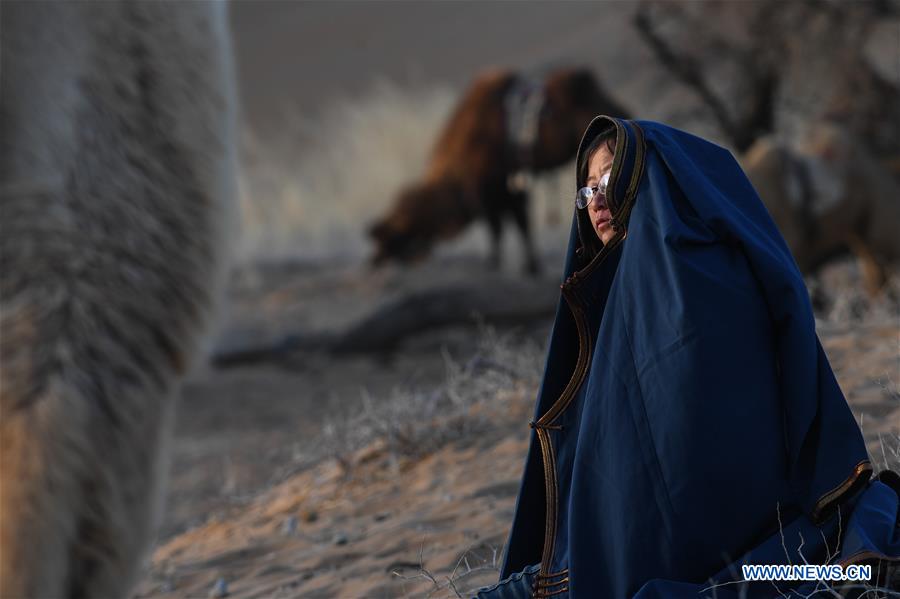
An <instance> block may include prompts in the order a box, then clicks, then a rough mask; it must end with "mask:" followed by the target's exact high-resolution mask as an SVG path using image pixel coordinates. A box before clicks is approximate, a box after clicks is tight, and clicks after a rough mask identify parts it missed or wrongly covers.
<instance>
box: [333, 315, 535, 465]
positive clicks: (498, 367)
mask: <svg viewBox="0 0 900 599" xmlns="http://www.w3.org/2000/svg"><path fill="white" fill-rule="evenodd" d="M478 335H479V340H478V346H477V348H476V351H475V352H474V354H473V355H472V357H471V358H470V359H469V360H468V361H467V362H465V363H464V364H463V363H459V362H457V361H455V360H453V358H451V357H450V355H449V354H448V353H447V352H446V351H445V352H444V360H445V364H446V373H447V374H446V378H445V380H444V383H443V384H442V385H440V386H439V387H437V388H435V389H433V390H431V391H420V390H415V389H403V388H398V389H394V390H393V392H392V393H391V394H390V395H389V396H388V397H384V398H379V399H375V398H373V397H372V396H371V395H369V393H368V392H367V391H363V409H362V410H361V411H360V412H358V413H354V414H345V415H339V416H337V417H334V418H332V419H331V420H329V421H328V422H326V425H325V428H324V432H325V438H326V443H327V444H328V446H329V451H330V453H331V454H332V456H334V457H336V458H337V459H338V461H340V462H341V463H343V464H344V465H345V466H348V467H349V466H350V463H349V462H350V458H349V456H350V455H351V454H352V453H353V452H356V451H358V450H359V449H361V448H363V447H364V446H367V445H369V444H372V443H374V442H383V443H385V444H386V447H387V449H388V454H389V455H390V456H391V458H392V460H394V461H395V463H396V461H397V460H398V459H400V458H407V457H408V458H414V457H419V456H422V455H425V454H427V453H430V452H432V451H434V450H436V449H438V448H440V447H441V446H443V445H445V444H446V443H448V442H451V441H455V440H458V439H466V438H471V436H472V435H474V434H477V433H478V432H479V431H482V430H485V429H486V428H488V427H492V428H495V427H497V426H498V422H500V423H502V422H504V421H510V423H511V425H512V426H515V425H518V424H520V422H518V421H515V422H512V419H514V418H515V417H516V415H517V414H522V413H523V411H524V410H530V409H531V407H532V405H533V398H534V393H535V392H536V389H537V385H538V383H539V377H540V373H541V370H542V358H543V352H542V350H541V348H540V347H538V346H537V344H536V343H534V342H532V341H526V340H523V339H521V338H520V336H519V335H518V334H517V333H516V332H508V333H504V334H500V333H498V332H497V331H496V330H495V329H494V328H493V327H490V326H486V325H484V324H481V325H480V327H479V333H478Z"/></svg>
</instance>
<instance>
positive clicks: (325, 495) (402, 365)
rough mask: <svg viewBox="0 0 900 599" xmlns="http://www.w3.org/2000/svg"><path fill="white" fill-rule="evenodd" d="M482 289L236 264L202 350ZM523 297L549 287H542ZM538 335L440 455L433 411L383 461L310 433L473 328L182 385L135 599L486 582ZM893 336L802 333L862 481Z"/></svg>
mask: <svg viewBox="0 0 900 599" xmlns="http://www.w3.org/2000/svg"><path fill="white" fill-rule="evenodd" d="M547 260H548V262H549V263H554V264H555V262H554V261H555V260H558V257H550V258H548V259H547ZM548 270H550V271H555V270H557V269H556V268H555V267H549V268H548ZM491 276H492V275H491V273H489V272H487V271H485V270H484V268H483V266H482V264H481V260H480V257H477V258H476V257H474V256H470V257H468V258H465V257H455V258H441V259H436V260H432V261H431V262H428V263H426V264H425V265H423V266H421V267H419V268H417V269H414V270H412V271H408V272H404V271H401V270H390V271H387V272H380V273H370V272H367V271H366V270H364V269H361V268H360V267H359V266H357V265H354V264H345V265H343V266H330V267H328V268H326V267H324V266H321V265H315V264H302V263H293V264H281V265H268V266H265V267H257V268H254V269H251V270H247V269H245V271H244V272H243V273H240V274H239V275H237V276H236V277H235V279H234V284H233V286H232V293H231V295H232V307H231V317H230V319H229V321H228V322H229V326H228V327H227V328H226V329H225V330H224V331H223V333H222V335H221V336H220V340H219V344H220V346H221V347H233V346H234V345H235V344H240V343H249V342H258V341H260V340H267V339H269V340H271V339H275V338H277V336H278V335H279V334H281V333H283V332H284V331H291V332H303V331H307V332H310V331H318V332H323V331H335V330H340V329H341V328H343V327H346V326H348V324H351V323H353V322H355V321H357V320H358V319H360V318H362V317H363V316H364V315H366V314H367V313H370V312H372V311H373V310H376V309H377V307H378V306H379V305H381V304H382V303H383V302H385V301H389V299H390V298H391V297H396V296H399V295H401V294H403V293H409V292H410V291H412V290H415V289H420V288H424V287H427V286H429V285H431V286H437V285H440V284H448V282H452V281H454V280H478V278H479V277H483V278H484V280H485V281H487V280H489V279H490V277H491ZM503 277H509V278H515V279H517V280H520V279H521V277H520V275H518V274H517V273H513V272H509V273H506V274H504V275H503V276H502V277H501V278H500V279H499V281H500V284H502V281H503V280H504V279H503ZM534 284H535V286H536V288H537V287H544V286H549V285H552V286H555V285H556V281H554V280H553V277H550V276H549V275H548V276H547V277H545V278H543V279H540V280H538V281H536V282H535V283H534ZM550 322H551V320H550V318H549V316H548V317H542V318H536V319H534V320H532V321H530V322H527V323H519V324H517V325H516V326H515V327H514V328H515V331H514V332H515V339H517V340H518V341H516V343H522V344H527V343H531V346H530V347H532V349H531V351H532V352H535V353H536V355H537V359H536V361H535V362H534V363H535V365H536V366H537V368H535V369H534V370H535V372H533V373H531V374H529V375H526V376H523V377H521V380H519V381H512V382H510V383H509V384H508V385H506V387H505V388H504V387H503V386H502V385H501V388H500V390H499V392H498V393H497V394H496V397H495V398H492V399H491V400H490V401H489V402H480V403H476V404H473V405H472V406H470V407H468V408H466V409H465V410H463V411H462V412H457V413H456V414H455V415H454V416H453V417H454V418H456V419H458V420H460V419H461V420H460V421H464V422H465V423H466V426H465V427H461V428H460V431H461V432H459V433H457V434H454V435H450V436H449V437H448V439H449V440H447V441H446V442H441V441H439V440H437V436H435V437H434V439H430V438H429V435H428V433H427V431H428V430H429V428H428V427H429V426H434V430H435V431H438V430H439V429H440V430H443V431H444V432H446V429H447V423H446V419H444V420H443V421H442V418H444V417H443V416H442V415H441V414H440V413H438V414H435V415H434V416H433V420H432V421H426V422H422V423H419V424H420V425H421V426H420V430H424V431H426V432H425V433H424V436H422V435H421V434H420V436H419V437H417V439H418V441H415V439H414V442H418V443H421V442H422V441H423V439H424V440H428V441H429V443H428V444H427V447H426V444H424V443H422V447H421V448H420V449H422V450H421V451H418V450H413V451H398V450H397V448H396V446H393V445H391V444H390V443H389V442H388V441H386V440H385V439H384V438H377V437H375V438H372V439H369V440H368V441H366V443H365V444H364V445H363V446H362V447H361V448H357V447H355V446H352V445H350V444H348V443H345V444H341V443H338V444H337V445H335V443H334V442H333V441H332V442H328V441H326V437H327V435H325V434H324V427H325V426H326V425H327V423H328V422H329V421H331V422H332V424H334V421H335V419H337V421H338V422H337V426H340V424H341V423H340V421H341V419H344V418H347V419H348V420H347V422H346V423H345V424H347V426H352V424H348V423H349V422H350V420H349V419H350V417H351V415H352V414H354V413H355V412H359V411H360V410H362V407H363V398H364V397H365V394H364V393H363V392H362V391H363V390H365V392H366V393H368V395H369V396H370V397H371V398H372V401H374V402H376V403H377V402H381V401H385V402H386V401H389V398H390V396H391V394H392V393H394V392H396V390H397V389H405V390H412V391H413V392H415V393H419V394H424V396H426V397H427V396H428V393H431V392H433V391H434V390H435V389H441V388H443V387H445V386H446V385H447V378H448V376H449V375H448V366H447V360H448V359H449V360H451V362H452V361H453V360H456V361H458V362H460V363H463V362H465V360H466V359H467V357H468V356H471V355H472V353H473V352H475V351H476V349H477V347H478V343H479V335H481V334H482V333H479V331H478V328H477V327H476V326H474V325H466V324H463V325H460V326H455V327H450V328H444V329H441V330H438V331H433V332H429V333H424V334H421V335H418V336H415V337H412V338H409V339H406V340H404V341H403V342H402V343H401V344H400V345H399V346H398V347H397V348H396V349H395V350H393V351H391V352H390V353H387V354H382V355H355V356H344V357H334V356H329V355H324V354H317V353H316V352H309V351H304V352H291V353H288V354H285V355H283V356H280V357H279V358H278V359H275V360H271V359H268V360H265V361H263V362H261V363H256V364H251V365H246V366H238V367H233V368H229V369H213V368H209V369H206V370H205V371H203V372H199V373H198V374H197V375H195V376H194V377H193V378H192V380H191V381H190V382H189V383H188V384H187V385H186V387H185V389H184V400H183V402H182V407H181V413H180V418H179V421H178V429H177V433H176V437H175V444H174V456H173V467H172V474H173V476H172V480H171V485H170V493H169V500H168V511H167V516H166V522H165V526H164V529H163V532H162V534H161V540H160V543H159V545H158V547H157V549H156V550H155V553H154V555H153V559H152V567H151V568H150V571H149V572H148V574H147V576H146V578H145V579H144V581H143V582H142V583H141V585H140V586H139V588H138V590H137V596H138V597H206V596H209V595H210V593H212V595H213V596H215V595H223V593H225V592H227V593H228V596H234V597H318V596H321V597H399V596H425V595H430V596H451V597H452V596H457V593H459V594H461V595H463V596H465V595H466V592H467V591H470V590H472V589H474V588H477V587H478V586H480V585H483V584H487V583H490V582H492V581H493V580H495V579H496V576H497V568H498V565H499V564H498V560H499V559H500V557H501V555H502V547H503V543H504V542H505V539H506V534H507V532H508V526H509V524H510V521H511V518H512V513H513V509H514V502H515V496H516V493H517V490H518V480H519V476H520V474H521V468H522V466H523V463H524V454H525V451H526V441H527V437H528V428H527V422H528V420H529V419H530V415H531V410H532V408H533V401H534V393H535V385H536V384H537V381H538V377H539V372H538V371H539V369H540V368H539V364H540V359H541V353H542V349H543V345H544V343H545V341H546V336H547V334H548V332H549V325H550ZM898 324H900V320H898V319H897V318H893V319H891V318H888V319H883V318H882V319H874V320H873V319H868V320H863V321H861V322H854V323H842V322H840V321H822V322H821V323H820V325H819V334H820V337H821V339H822V342H823V345H824V347H825V349H826V352H827V354H828V356H829V359H830V360H831V363H832V366H833V368H834V371H835V373H836V375H837V377H838V380H839V382H840V384H841V387H842V388H843V390H844V392H845V394H846V396H847V398H848V400H849V402H850V404H851V407H852V408H853V410H854V413H855V414H856V415H857V417H858V418H859V420H860V422H861V424H862V428H863V431H864V434H865V436H866V440H867V443H868V446H869V449H870V453H871V454H872V456H873V459H874V461H875V463H876V465H877V466H878V467H879V468H880V467H882V466H884V464H885V463H887V464H891V465H893V466H894V467H895V468H896V467H897V466H898V465H900V459H898V455H897V450H898V448H900V443H898V437H897V435H898V433H900V386H898V383H900V326H898ZM503 330H507V331H508V330H509V328H508V327H507V328H505V329H503ZM535 348H537V349H535ZM523 351H524V350H523ZM500 367H502V365H501V366H500ZM410 416H413V417H414V416H415V414H412V413H411V414H410ZM350 432H351V433H352V432H353V431H350Z"/></svg>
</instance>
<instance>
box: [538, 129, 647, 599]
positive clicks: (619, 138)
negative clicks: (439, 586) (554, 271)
mask: <svg viewBox="0 0 900 599" xmlns="http://www.w3.org/2000/svg"><path fill="white" fill-rule="evenodd" d="M614 122H615V124H616V155H615V156H614V157H613V166H612V172H611V174H610V188H611V189H615V185H616V180H617V179H618V177H619V176H621V174H622V173H621V171H622V164H623V162H624V157H625V153H626V152H627V151H628V146H627V141H626V137H627V135H628V132H627V130H626V127H625V125H623V124H622V123H621V122H620V121H618V120H615V121H614ZM631 125H632V127H633V129H634V132H635V133H634V135H635V146H634V147H635V160H634V166H633V168H632V172H631V178H630V180H629V182H628V187H627V189H626V192H625V197H624V199H623V201H622V205H621V206H619V207H617V206H614V205H613V202H610V208H611V212H612V209H613V208H616V210H615V213H614V214H613V220H615V219H618V221H617V222H618V223H619V226H618V227H616V232H615V234H614V235H613V238H612V239H610V240H609V242H608V243H606V244H605V245H604V246H603V248H601V250H600V251H599V252H598V253H597V255H596V256H594V258H593V259H592V260H591V261H590V262H589V263H588V265H587V266H585V267H584V268H582V269H581V270H578V271H575V272H574V273H572V275H571V276H570V277H569V278H568V279H566V281H565V282H564V283H563V284H562V285H560V290H561V291H562V294H563V297H564V298H565V299H566V303H567V305H568V306H569V309H570V310H571V312H572V316H573V317H574V319H575V326H576V329H577V331H578V358H577V359H576V362H575V370H574V372H573V373H572V376H571V378H570V379H569V382H568V383H567V384H566V386H565V388H564V389H563V391H562V393H561V394H560V396H559V398H558V399H557V400H556V401H554V402H553V403H552V404H551V405H550V407H549V408H548V409H547V411H546V412H544V414H543V415H541V417H540V418H538V419H537V420H536V421H532V422H531V423H529V425H530V426H531V428H533V429H534V430H535V432H536V433H537V439H538V442H539V444H540V446H541V460H542V461H543V463H544V487H545V499H546V501H545V504H546V513H545V518H544V547H543V551H542V554H541V568H540V571H539V572H538V578H537V580H540V579H541V578H545V579H546V578H548V577H552V575H551V574H550V573H549V572H548V570H549V568H550V563H551V562H552V560H553V553H554V551H555V549H556V547H555V544H556V528H557V518H558V505H557V504H558V502H559V497H558V496H559V489H558V484H557V475H556V451H555V449H554V447H553V440H552V438H551V436H550V430H562V427H561V426H560V425H558V424H555V421H556V420H557V419H558V418H559V417H560V415H561V414H562V413H563V412H564V411H565V410H566V408H568V407H569V405H570V404H571V403H572V401H573V399H574V398H575V396H576V394H577V393H578V388H579V387H580V386H581V384H582V383H583V382H584V378H585V375H586V374H587V371H588V367H589V366H590V362H591V355H592V353H593V349H592V343H591V336H590V333H589V331H588V325H587V316H586V314H585V312H584V305H583V302H582V300H581V297H580V295H579V293H578V286H579V284H580V283H582V282H583V281H584V279H585V278H587V277H588V276H589V275H590V274H591V273H592V272H593V271H594V270H595V269H596V268H597V267H598V266H599V265H600V264H602V263H603V261H604V260H605V259H606V257H607V256H609V255H610V254H611V253H612V251H613V249H615V248H616V247H617V246H618V245H619V244H620V243H621V242H622V241H623V240H624V239H625V237H626V235H627V234H628V232H627V230H626V228H625V226H623V225H624V223H626V222H627V220H628V215H629V214H630V212H631V208H632V206H633V205H634V201H635V197H636V196H637V189H638V186H639V185H640V180H641V178H642V176H643V173H644V162H645V154H646V143H645V141H644V133H643V131H642V130H641V128H640V127H639V126H637V124H635V123H631ZM620 150H621V151H620ZM565 572H568V569H566V570H565ZM554 586H555V585H554ZM565 590H568V585H566V588H565ZM556 592H562V591H555V592H553V593H548V594H556Z"/></svg>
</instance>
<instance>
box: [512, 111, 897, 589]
mask: <svg viewBox="0 0 900 599" xmlns="http://www.w3.org/2000/svg"><path fill="white" fill-rule="evenodd" d="M610 126H614V127H615V129H616V138H617V146H616V152H615V156H614V160H613V166H612V174H611V177H610V181H609V187H608V193H607V198H608V203H609V206H610V210H611V212H612V215H613V223H614V226H615V228H616V234H615V236H614V237H613V239H612V240H610V241H609V242H608V243H607V244H606V245H605V246H603V245H602V244H600V245H598V244H597V241H596V240H595V237H596V234H595V233H594V230H593V226H592V225H591V223H590V219H589V217H588V215H587V211H586V210H585V211H578V210H576V212H575V217H574V218H573V222H572V230H571V234H570V239H569V246H568V251H567V257H566V262H565V274H564V282H563V283H562V285H561V290H562V294H561V299H560V303H559V305H558V308H557V312H556V320H555V323H554V327H553V331H552V334H551V338H550V346H549V351H548V355H547V362H546V365H545V370H544V376H543V380H542V382H541V386H540V391H539V395H538V400H537V407H536V411H535V417H534V421H533V422H532V423H531V427H532V435H531V446H530V449H529V452H528V458H527V461H526V466H525V472H524V475H523V480H522V485H521V490H520V492H519V497H518V501H517V506H516V514H515V517H514V521H513V527H512V531H511V533H510V537H509V542H508V543H507V550H506V555H505V558H504V564H503V568H502V571H501V578H505V577H507V576H509V575H510V574H512V573H515V572H517V571H520V570H522V569H523V568H525V567H526V566H528V565H531V564H536V563H538V562H540V564H541V568H540V572H539V576H538V580H537V588H538V589H539V593H538V594H539V595H552V596H554V597H565V596H566V594H567V593H568V594H570V595H571V596H574V597H604V598H618V597H634V596H637V597H644V598H649V597H697V596H713V594H714V593H713V591H711V590H709V589H708V587H709V586H710V585H711V584H715V583H723V582H727V581H730V580H734V579H735V573H736V576H737V580H740V576H741V574H740V572H741V570H740V564H742V563H763V564H766V563H803V562H802V561H800V559H801V556H800V554H799V553H798V552H797V549H798V547H799V548H800V552H802V555H803V557H805V558H806V559H807V561H808V563H811V564H816V563H818V564H824V563H826V561H827V560H828V559H829V558H830V559H831V561H830V563H850V562H851V561H854V560H860V559H863V558H873V557H876V558H886V559H898V558H900V529H898V527H897V516H898V514H897V511H898V497H897V491H896V490H895V489H894V488H893V487H892V486H890V485H888V484H885V483H884V482H879V481H874V480H870V478H871V475H872V466H871V464H870V461H869V459H868V455H867V452H866V447H865V444H864V442H863V438H862V435H861V432H860V430H859V427H858V425H857V423H856V421H855V419H854V417H853V414H852V413H851V411H850V409H849V407H848V406H847V402H846V401H845V399H844V396H843V394H842V393H841V390H840V388H839V387H838V384H837V381H836V380H835V378H834V375H833V373H832V370H831V367H830V366H829V364H828V360H827V358H826V356H825V353H824V351H823V350H822V346H821V344H820V342H819V339H818V337H817V336H816V332H815V322H814V319H813V313H812V308H811V305H810V301H809V296H808V293H807V290H806V287H805V285H804V282H803V278H802V276H801V275H800V272H799V271H798V268H797V265H796V263H795V261H794V259H793V257H792V256H791V253H790V251H789V249H788V248H787V246H786V244H785V242H784V240H783V238H782V237H781V235H780V233H779V232H778V229H777V227H776V225H775V224H774V222H773V221H772V219H771V217H770V215H769V214H768V212H767V211H766V209H765V207H764V206H763V204H762V202H761V201H760V199H759V197H758V196H757V194H756V192H755V191H754V189H753V187H752V186H751V184H750V183H749V181H748V180H747V178H746V176H745V175H744V173H743V171H742V170H741V168H740V166H739V165H738V164H737V162H736V161H735V159H734V157H733V156H732V155H731V153H730V152H729V151H728V150H726V149H724V148H721V147H719V146H717V145H715V144H713V143H710V142H708V141H706V140H703V139H701V138H699V137H696V136H693V135H690V134H688V133H685V132H683V131H679V130H677V129H674V128H671V127H668V126H666V125H663V124H660V123H654V122H650V121H627V120H620V119H613V118H609V117H597V118H596V119H594V121H593V122H592V123H591V125H590V126H589V127H588V129H587V131H586V132H585V135H584V137H583V139H582V142H581V147H580V148H579V151H578V162H579V163H580V159H581V155H582V152H583V150H584V149H585V147H586V145H587V143H589V142H590V141H591V140H592V139H593V138H594V137H595V136H596V135H597V133H598V132H599V131H600V130H601V129H604V128H608V127H610ZM576 185H577V187H580V186H582V185H584V182H583V181H580V180H579V181H576ZM895 486H896V485H895ZM782 534H784V535H786V537H785V540H784V542H782ZM801 535H802V538H803V542H801V540H800V536H801ZM804 543H805V544H804ZM839 543H840V551H837V549H838V546H839ZM786 552H787V553H786ZM793 584H794V588H812V587H808V586H807V587H803V586H797V583H793ZM806 584H807V585H809V584H810V583H806ZM779 585H781V586H780V588H783V589H787V588H791V586H790V584H789V583H779ZM715 590H716V592H717V593H718V595H717V596H719V597H727V596H730V595H728V593H735V594H734V595H731V596H735V597H737V596H738V595H737V593H740V592H745V593H748V592H749V593H750V594H749V595H747V596H749V597H757V596H759V597H769V596H772V595H775V596H778V592H777V591H776V590H775V588H774V587H773V585H772V583H757V584H750V585H746V589H745V590H744V591H741V588H740V585H728V586H724V587H721V588H717V589H715ZM754 593H757V594H754Z"/></svg>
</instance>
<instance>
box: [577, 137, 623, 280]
mask: <svg viewBox="0 0 900 599" xmlns="http://www.w3.org/2000/svg"><path fill="white" fill-rule="evenodd" d="M603 143H605V144H606V149H608V150H609V153H610V154H613V155H615V153H616V126H615V125H610V126H609V127H608V128H606V129H604V130H603V131H601V132H600V133H598V134H597V136H596V137H594V139H592V140H591V141H590V143H589V144H588V145H587V146H586V147H585V148H584V151H583V152H582V153H581V156H580V157H579V158H580V160H579V164H578V165H577V168H578V186H579V187H581V186H583V185H584V183H585V181H587V171H588V162H590V159H591V156H592V155H593V154H594V152H596V151H597V149H598V148H599V147H600V145H601V144H603ZM576 218H577V223H578V237H579V238H580V239H581V247H582V251H581V258H582V259H583V260H584V262H585V263H587V262H589V261H590V260H591V259H593V257H594V256H596V255H597V253H598V252H599V251H600V250H601V249H602V248H603V242H602V241H600V238H599V237H597V233H596V232H595V231H594V227H593V225H592V224H591V218H590V214H589V213H588V209H587V208H585V209H584V210H578V209H576Z"/></svg>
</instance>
